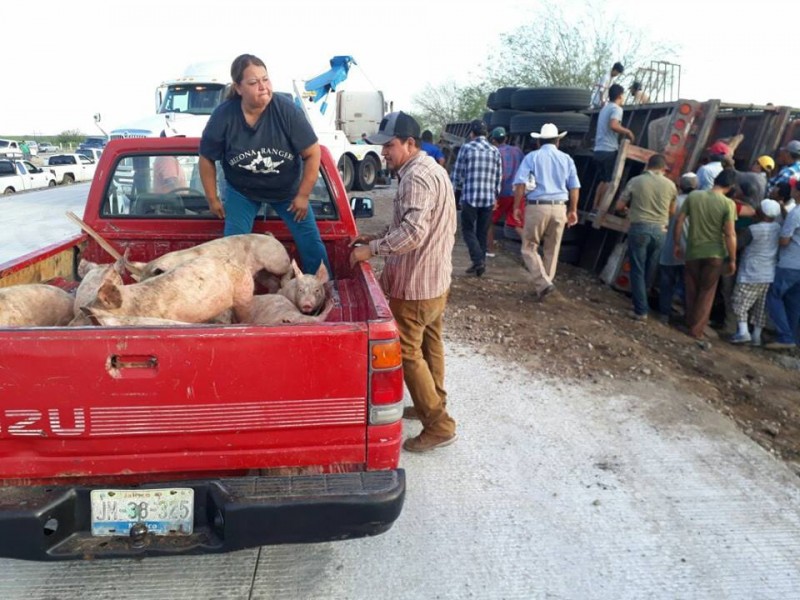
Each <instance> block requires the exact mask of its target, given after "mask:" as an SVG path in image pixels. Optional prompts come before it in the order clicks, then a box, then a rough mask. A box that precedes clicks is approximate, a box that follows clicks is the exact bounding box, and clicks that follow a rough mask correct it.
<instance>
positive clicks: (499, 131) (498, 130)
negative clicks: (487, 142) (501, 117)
mask: <svg viewBox="0 0 800 600" xmlns="http://www.w3.org/2000/svg"><path fill="white" fill-rule="evenodd" d="M504 137H506V130H505V128H504V127H495V128H494V129H492V139H493V140H502V139H503V138H504Z"/></svg>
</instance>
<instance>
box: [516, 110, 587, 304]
mask: <svg viewBox="0 0 800 600" xmlns="http://www.w3.org/2000/svg"><path fill="white" fill-rule="evenodd" d="M565 135H567V132H566V131H564V132H562V133H559V132H558V128H557V127H556V126H555V125H553V124H552V123H545V124H544V125H542V128H541V130H540V132H539V133H536V132H534V133H531V137H532V138H534V139H536V140H538V141H539V148H538V149H537V150H534V151H533V152H530V153H529V154H528V155H527V156H526V157H525V158H524V159H523V161H522V164H521V165H520V167H519V169H518V170H517V175H516V177H515V178H514V218H515V219H516V220H518V221H519V220H522V215H523V205H524V206H525V208H524V211H525V213H524V214H525V219H524V220H525V227H524V228H523V230H522V259H523V261H524V262H525V266H526V267H527V268H528V271H530V273H531V276H532V278H533V286H534V291H535V292H536V296H537V298H538V299H539V300H542V299H544V297H545V296H547V295H548V294H550V293H552V292H553V291H554V290H555V285H553V279H554V278H555V276H556V266H557V264H558V251H559V249H560V248H561V236H562V234H563V233H564V226H565V225H566V226H567V227H572V226H573V225H575V224H576V223H577V222H578V195H579V194H580V188H581V183H580V181H579V180H578V172H577V169H576V168H575V161H573V160H572V157H571V156H570V155H569V154H566V153H565V152H562V151H561V150H559V149H558V143H559V140H560V139H561V138H563V137H564V136H565ZM567 203H569V207H567ZM540 245H541V246H542V250H543V256H542V257H540V256H539V246H540Z"/></svg>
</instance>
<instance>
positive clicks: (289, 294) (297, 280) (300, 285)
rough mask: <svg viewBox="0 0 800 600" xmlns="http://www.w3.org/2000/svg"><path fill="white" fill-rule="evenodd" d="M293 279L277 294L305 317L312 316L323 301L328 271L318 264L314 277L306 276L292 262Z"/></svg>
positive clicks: (322, 264)
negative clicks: (283, 297)
mask: <svg viewBox="0 0 800 600" xmlns="http://www.w3.org/2000/svg"><path fill="white" fill-rule="evenodd" d="M292 270H293V271H294V275H295V277H294V279H291V280H289V282H288V283H284V284H283V286H281V289H280V290H278V293H279V294H280V295H281V296H285V297H286V298H288V299H289V300H291V301H292V303H293V304H294V305H295V306H296V307H297V308H298V309H300V312H302V313H303V314H306V315H311V314H314V313H315V312H316V311H317V310H319V308H320V307H321V306H322V303H323V302H324V301H325V284H326V283H328V269H326V268H325V263H320V265H319V269H317V273H316V275H306V274H304V273H303V272H302V271H301V270H300V267H298V266H297V263H296V262H294V261H292Z"/></svg>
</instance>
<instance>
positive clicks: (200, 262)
mask: <svg viewBox="0 0 800 600" xmlns="http://www.w3.org/2000/svg"><path fill="white" fill-rule="evenodd" d="M121 260H122V261H124V260H125V259H124V258H123V259H121ZM252 298H253V277H252V275H251V273H250V272H249V271H247V270H245V269H243V268H242V267H241V266H239V265H238V264H236V263H234V262H232V261H230V260H227V259H222V258H214V257H211V256H200V257H198V258H194V259H192V260H187V261H186V262H183V263H182V264H180V265H178V266H176V267H175V268H173V269H172V270H169V271H167V272H166V273H163V274H161V275H158V276H155V277H151V278H150V279H147V280H146V281H142V282H141V283H134V284H132V285H119V284H118V283H117V282H116V281H115V278H114V277H113V275H112V274H111V273H110V272H109V273H107V274H106V279H105V280H104V281H103V282H102V284H101V285H100V288H99V289H98V290H97V298H96V299H95V300H94V301H93V302H91V303H90V304H89V305H88V306H87V308H89V309H90V310H91V309H95V308H99V309H101V310H104V311H107V312H108V313H111V314H114V315H117V316H138V317H155V318H158V319H169V320H173V321H184V322H187V323H202V322H204V321H208V320H210V319H213V318H214V317H216V316H217V315H219V314H220V313H222V312H224V311H226V310H227V309H229V308H232V309H233V311H234V314H235V315H236V318H237V320H240V321H247V319H248V316H249V311H248V307H249V304H250V301H251V300H252Z"/></svg>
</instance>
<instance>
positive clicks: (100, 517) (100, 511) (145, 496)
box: [91, 488, 194, 536]
mask: <svg viewBox="0 0 800 600" xmlns="http://www.w3.org/2000/svg"><path fill="white" fill-rule="evenodd" d="M91 500H92V535H95V536H117V535H121V536H127V535H130V531H131V527H133V526H134V525H136V524H137V523H143V524H144V525H146V526H147V531H148V532H149V533H150V534H152V535H189V534H191V533H192V527H193V524H194V490H193V489H192V488H166V489H148V490H92V493H91Z"/></svg>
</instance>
